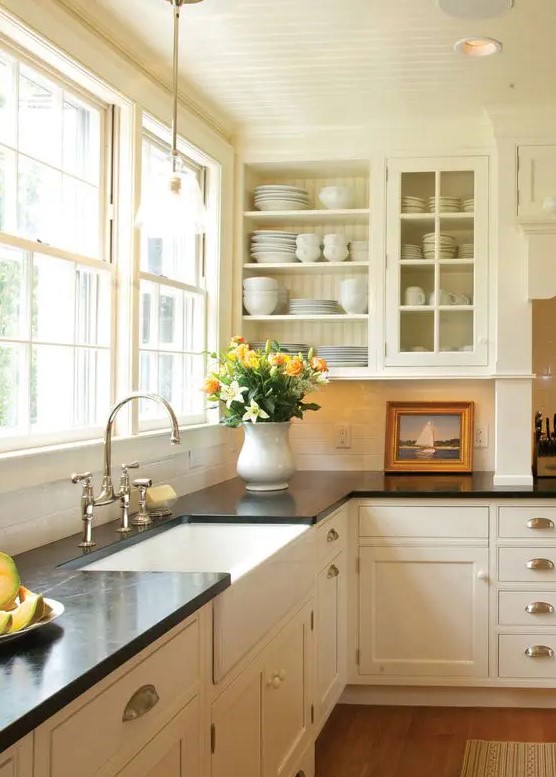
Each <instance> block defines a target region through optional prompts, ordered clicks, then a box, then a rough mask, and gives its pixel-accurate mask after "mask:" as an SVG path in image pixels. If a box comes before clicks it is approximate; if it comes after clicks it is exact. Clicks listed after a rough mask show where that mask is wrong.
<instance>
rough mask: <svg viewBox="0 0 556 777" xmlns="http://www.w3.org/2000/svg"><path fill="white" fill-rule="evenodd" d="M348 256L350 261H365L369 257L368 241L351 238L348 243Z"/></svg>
mask: <svg viewBox="0 0 556 777" xmlns="http://www.w3.org/2000/svg"><path fill="white" fill-rule="evenodd" d="M348 248H349V256H350V259H351V261H352V262H367V261H368V259H369V241H368V240H351V241H350V242H349V243H348Z"/></svg>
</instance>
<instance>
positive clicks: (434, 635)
mask: <svg viewBox="0 0 556 777" xmlns="http://www.w3.org/2000/svg"><path fill="white" fill-rule="evenodd" d="M446 520H449V515H447V516H446ZM359 553H360V580H359V585H360V591H359V601H360V604H359V651H360V658H359V673H360V675H380V676H381V677H388V676H391V677H414V678H426V677H436V678H453V677H486V676H487V675H488V600H489V589H488V548H480V547H465V546H457V547H403V546H400V547H373V546H364V547H360V549H359Z"/></svg>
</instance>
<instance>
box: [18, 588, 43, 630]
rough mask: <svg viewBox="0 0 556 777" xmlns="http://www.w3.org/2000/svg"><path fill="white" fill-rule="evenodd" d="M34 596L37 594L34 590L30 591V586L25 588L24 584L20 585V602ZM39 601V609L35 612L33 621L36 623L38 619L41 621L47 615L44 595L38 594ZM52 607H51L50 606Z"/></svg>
mask: <svg viewBox="0 0 556 777" xmlns="http://www.w3.org/2000/svg"><path fill="white" fill-rule="evenodd" d="M32 596H35V597H36V596H37V594H34V593H33V592H32V591H30V590H29V589H28V588H25V586H24V585H20V586H19V602H20V604H23V602H25V601H26V600H27V599H29V598H30V597H32ZM38 599H39V601H38V602H37V610H36V612H35V615H34V617H33V621H32V622H33V623H36V622H37V621H40V620H42V619H43V618H44V616H45V615H46V607H47V604H46V602H45V601H44V599H43V597H42V595H39V596H38ZM49 609H50V608H49Z"/></svg>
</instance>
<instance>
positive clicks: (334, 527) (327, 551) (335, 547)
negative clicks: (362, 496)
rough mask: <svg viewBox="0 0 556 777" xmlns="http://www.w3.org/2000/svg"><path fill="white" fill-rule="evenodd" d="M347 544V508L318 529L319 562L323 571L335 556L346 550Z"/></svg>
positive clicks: (319, 566) (319, 567)
mask: <svg viewBox="0 0 556 777" xmlns="http://www.w3.org/2000/svg"><path fill="white" fill-rule="evenodd" d="M346 542H347V508H343V509H342V510H339V511H338V512H337V513H336V514H335V515H333V516H332V517H331V518H329V519H328V520H327V521H325V522H324V523H323V524H322V526H318V527H317V561H318V569H319V570H321V569H322V567H323V566H324V565H325V564H328V562H329V561H331V560H332V559H333V558H334V556H336V555H337V554H338V553H339V552H340V551H341V550H344V548H345V547H346Z"/></svg>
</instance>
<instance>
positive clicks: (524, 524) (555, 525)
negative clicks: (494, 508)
mask: <svg viewBox="0 0 556 777" xmlns="http://www.w3.org/2000/svg"><path fill="white" fill-rule="evenodd" d="M498 536H499V537H516V538H525V539H528V540H536V539H538V538H539V537H551V538H554V540H556V507H543V506H542V505H538V506H536V507H500V508H498Z"/></svg>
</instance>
